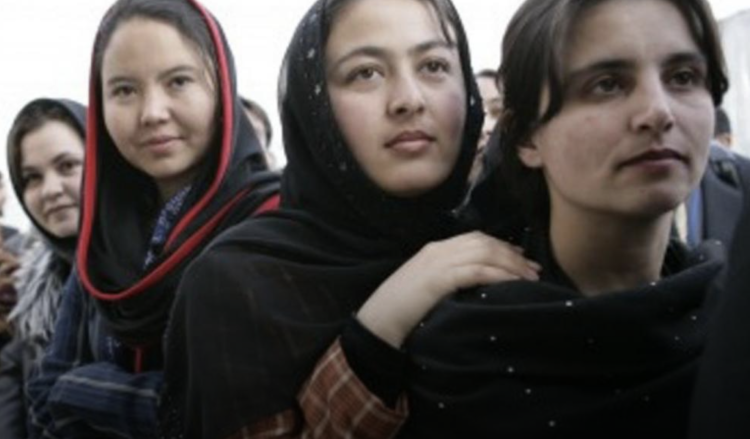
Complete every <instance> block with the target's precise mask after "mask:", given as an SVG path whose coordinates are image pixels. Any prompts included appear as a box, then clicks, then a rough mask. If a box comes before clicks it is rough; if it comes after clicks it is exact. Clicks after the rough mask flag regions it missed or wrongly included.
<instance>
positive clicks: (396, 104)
mask: <svg viewBox="0 0 750 439" xmlns="http://www.w3.org/2000/svg"><path fill="white" fill-rule="evenodd" d="M393 81H394V82H393V85H392V87H391V94H390V98H389V100H390V101H389V103H388V113H389V114H390V115H391V116H394V117H408V116H411V115H413V114H417V113H421V112H423V111H424V108H425V102H424V95H423V91H422V89H421V87H420V84H419V79H418V78H415V77H414V74H411V73H398V74H396V75H394V77H393Z"/></svg>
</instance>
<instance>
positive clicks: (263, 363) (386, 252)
mask: <svg viewBox="0 0 750 439" xmlns="http://www.w3.org/2000/svg"><path fill="white" fill-rule="evenodd" d="M326 3H327V2H326V1H325V0H322V1H318V2H317V3H316V4H315V5H314V6H313V7H312V9H310V11H309V12H308V13H307V14H306V15H305V17H304V18H303V20H302V22H301V23H300V25H299V27H298V28H297V31H296V33H295V35H294V37H293V40H292V42H291V44H290V46H289V49H288V51H287V54H286V60H285V67H284V69H283V71H282V75H281V80H280V92H281V111H282V114H281V118H282V124H283V128H284V142H285V148H286V155H287V158H288V164H287V168H286V170H285V172H284V177H283V182H282V208H281V209H280V210H279V211H277V212H273V213H271V214H269V215H265V216H263V217H261V218H258V219H257V220H255V221H252V222H249V223H247V224H244V225H242V226H241V227H238V228H235V229H234V230H232V231H231V233H228V234H227V235H225V236H224V237H223V238H221V239H219V240H218V241H217V242H216V243H215V244H213V245H212V246H211V247H210V248H209V249H208V251H207V252H205V253H204V254H203V255H202V256H201V257H200V258H199V259H198V260H197V261H196V262H195V264H194V265H193V266H192V267H191V270H190V271H189V272H188V273H187V275H186V276H185V278H184V280H183V283H182V284H181V289H180V292H179V298H178V301H177V303H176V307H175V312H174V320H173V322H172V325H171V326H170V331H169V336H168V347H167V371H166V376H167V383H166V388H165V393H164V406H163V413H162V415H163V418H162V419H163V424H164V430H165V431H164V432H163V435H164V436H166V437H178V436H179V437H182V436H181V435H182V434H183V433H184V435H185V437H201V438H207V439H214V438H224V437H227V436H229V435H230V434H233V433H237V432H238V431H239V430H241V429H242V428H243V427H245V426H247V425H250V424H252V423H254V422H256V421H258V420H260V419H263V418H265V417H268V416H270V415H273V414H276V413H279V412H281V411H284V410H287V409H290V408H294V407H295V406H296V394H297V392H298V391H299V389H300V387H301V385H302V383H303V381H304V380H305V379H306V378H307V377H308V375H309V374H310V373H311V372H312V370H313V367H314V365H315V363H316V362H317V360H318V359H319V357H320V356H321V355H322V354H323V352H324V351H325V349H326V348H327V347H328V346H329V345H330V344H331V343H332V342H333V341H334V339H335V337H336V335H337V334H338V333H339V332H340V330H341V328H342V327H343V325H344V324H345V322H346V321H347V320H348V319H349V318H351V315H352V314H353V313H354V312H355V311H356V310H357V309H358V308H359V307H360V306H361V305H362V303H363V302H364V301H365V300H366V299H367V298H368V297H369V295H370V294H371V293H372V292H373V291H374V290H375V289H376V288H377V286H378V285H379V284H380V283H381V282H382V281H383V280H385V278H386V277H387V276H388V275H390V274H391V273H392V272H393V271H394V270H395V269H396V268H397V267H399V266H400V265H401V264H402V263H403V262H404V261H406V260H407V259H408V258H409V257H410V256H411V255H413V253H414V252H415V251H416V250H418V249H419V248H421V246H422V245H424V244H425V243H426V242H427V241H430V240H434V239H440V238H443V237H446V236H449V235H451V234H453V233H455V232H456V221H455V219H454V215H452V213H451V210H452V209H453V208H455V207H456V206H457V205H458V204H460V201H461V198H462V196H463V193H464V190H465V182H466V178H467V175H468V171H469V168H470V166H471V163H472V160H473V156H474V151H475V145H476V142H477V140H478V137H479V131H480V127H481V122H482V119H483V116H482V109H481V105H478V102H480V98H479V95H478V93H477V89H476V84H475V83H474V80H473V75H472V69H471V64H470V60H469V52H468V47H467V43H466V38H465V35H464V32H463V29H461V27H460V24H459V25H458V26H457V29H456V40H457V46H458V49H459V53H460V59H461V63H462V70H463V75H464V78H465V86H466V88H467V102H466V111H467V113H468V114H467V117H466V121H467V122H466V126H465V129H464V135H463V140H462V146H461V152H460V155H459V158H458V162H457V165H456V166H455V168H454V170H453V172H452V173H451V175H450V176H449V177H448V179H447V180H446V181H445V182H444V183H442V184H441V185H440V186H438V187H437V188H435V189H434V190H432V191H430V192H428V193H426V194H425V195H422V196H418V197H415V198H410V199H402V198H395V197H393V196H390V195H388V194H386V193H384V192H383V191H382V190H381V189H379V188H378V187H377V186H375V185H374V184H373V183H372V182H371V181H370V180H369V179H368V178H367V177H366V175H365V173H364V172H363V171H362V169H361V167H360V166H359V165H358V164H357V162H356V161H355V159H354V157H353V156H352V154H351V152H350V151H349V149H348V147H347V146H346V145H345V143H344V141H343V138H342V135H341V133H340V130H339V128H338V127H337V125H336V123H335V120H334V116H333V113H332V109H331V104H330V102H329V99H328V90H327V86H326V75H325V66H324V57H325V55H324V53H323V52H324V50H323V49H324V47H325V39H326V35H327V34H328V27H329V24H328V23H327V22H326V21H327V18H326V10H325V5H326ZM452 13H455V11H452Z"/></svg>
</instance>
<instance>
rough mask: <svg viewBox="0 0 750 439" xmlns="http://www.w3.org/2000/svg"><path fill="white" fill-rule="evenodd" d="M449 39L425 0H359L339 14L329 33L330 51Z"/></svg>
mask: <svg viewBox="0 0 750 439" xmlns="http://www.w3.org/2000/svg"><path fill="white" fill-rule="evenodd" d="M435 39H439V40H445V36H444V35H443V31H442V27H441V19H440V17H439V16H438V14H437V11H435V9H434V7H433V6H432V5H431V3H429V2H425V1H421V0H356V1H350V2H349V3H347V5H346V6H344V7H343V8H342V9H341V10H340V11H339V12H338V14H336V16H335V18H334V20H333V23H332V25H331V31H330V33H329V36H328V42H327V50H328V51H329V52H331V51H333V52H335V51H337V50H346V49H347V48H350V47H354V46H362V45H378V46H385V47H388V46H411V45H415V44H420V43H423V42H424V41H425V40H435Z"/></svg>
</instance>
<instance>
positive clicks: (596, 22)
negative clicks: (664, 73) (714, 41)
mask: <svg viewBox="0 0 750 439" xmlns="http://www.w3.org/2000/svg"><path fill="white" fill-rule="evenodd" d="M677 52H699V49H698V46H697V44H696V43H695V41H694V39H693V37H692V34H691V32H690V29H689V27H688V23H687V22H686V20H685V18H684V17H683V15H682V13H681V12H680V11H679V9H677V7H676V6H675V5H673V4H672V3H671V2H669V1H666V0H608V1H604V2H600V3H598V4H596V5H594V6H591V7H589V8H587V9H585V10H584V11H582V12H581V13H580V15H579V16H578V18H577V20H575V21H574V23H573V24H572V26H571V32H570V35H569V38H568V44H567V47H566V50H565V64H566V65H567V67H568V70H569V69H575V68H576V67H581V66H582V65H585V64H587V63H590V62H593V61H598V60H603V59H621V58H624V59H631V60H639V59H640V60H646V59H651V58H659V57H661V56H667V55H669V54H673V53H677Z"/></svg>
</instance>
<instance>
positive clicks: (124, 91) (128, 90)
mask: <svg viewBox="0 0 750 439" xmlns="http://www.w3.org/2000/svg"><path fill="white" fill-rule="evenodd" d="M110 94H111V95H112V96H114V97H116V98H121V99H124V98H128V97H130V96H132V95H134V94H135V87H133V86H132V85H127V84H120V85H115V86H114V87H113V88H112V90H111V91H110Z"/></svg>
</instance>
